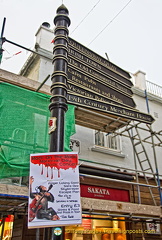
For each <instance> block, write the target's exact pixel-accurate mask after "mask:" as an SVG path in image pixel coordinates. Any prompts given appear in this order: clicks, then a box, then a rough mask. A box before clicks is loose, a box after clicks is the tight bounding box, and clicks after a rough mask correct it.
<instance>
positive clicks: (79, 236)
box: [65, 214, 127, 240]
mask: <svg viewBox="0 0 162 240" xmlns="http://www.w3.org/2000/svg"><path fill="white" fill-rule="evenodd" d="M82 217H83V221H82V225H75V226H69V227H66V228H65V240H74V239H75V240H127V237H126V223H125V221H124V220H125V219H124V218H123V217H116V218H110V220H108V218H105V217H103V216H102V215H93V217H92V216H90V215H84V214H83V216H82Z"/></svg>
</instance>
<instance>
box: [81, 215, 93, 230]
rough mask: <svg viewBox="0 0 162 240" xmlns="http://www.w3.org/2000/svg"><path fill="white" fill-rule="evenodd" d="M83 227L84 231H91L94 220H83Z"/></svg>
mask: <svg viewBox="0 0 162 240" xmlns="http://www.w3.org/2000/svg"><path fill="white" fill-rule="evenodd" d="M87 217H88V216H87ZM81 227H83V229H84V230H91V228H92V220H91V219H88V218H83V219H82V225H81Z"/></svg>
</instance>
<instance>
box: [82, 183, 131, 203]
mask: <svg viewBox="0 0 162 240" xmlns="http://www.w3.org/2000/svg"><path fill="white" fill-rule="evenodd" d="M80 187H81V197H87V198H97V199H103V200H114V201H121V202H130V197H129V190H123V189H116V188H106V187H98V186H91V185H83V184H81V186H80Z"/></svg>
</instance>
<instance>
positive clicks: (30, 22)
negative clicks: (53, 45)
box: [0, 0, 162, 86]
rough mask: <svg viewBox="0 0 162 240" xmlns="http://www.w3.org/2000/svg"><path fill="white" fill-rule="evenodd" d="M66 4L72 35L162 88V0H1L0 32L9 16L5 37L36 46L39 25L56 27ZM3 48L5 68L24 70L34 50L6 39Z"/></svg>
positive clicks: (90, 47) (129, 70)
mask: <svg viewBox="0 0 162 240" xmlns="http://www.w3.org/2000/svg"><path fill="white" fill-rule="evenodd" d="M62 3H63V4H64V5H65V6H66V7H67V9H68V10H69V18H70V20H71V25H70V26H69V36H70V37H72V38H73V39H75V40H76V41H78V42H79V43H81V44H83V45H84V46H86V47H88V48H89V49H91V50H92V51H94V52H96V53H97V54H99V55H101V56H103V57H105V58H106V54H107V55H108V57H109V60H110V61H111V62H113V63H114V64H116V65H118V66H119V67H121V68H123V69H124V70H126V71H128V72H130V73H136V72H137V71H138V70H141V71H142V72H144V73H146V79H147V80H149V81H151V82H153V83H155V84H158V85H160V86H162V71H161V69H162V67H161V63H162V60H161V58H162V14H161V12H162V0H0V9H1V14H0V32H1V29H2V24H3V20H4V17H5V18H6V24H5V29H4V35H3V37H5V38H6V39H8V40H10V41H12V42H15V43H17V44H20V45H22V46H24V47H27V48H30V49H33V48H34V44H35V33H36V32H37V30H38V28H39V27H40V25H41V24H42V23H43V22H48V23H50V25H51V29H53V28H54V23H53V19H54V17H55V16H56V10H57V8H58V7H59V6H60V5H61V4H62ZM3 49H4V54H3V59H2V63H1V66H0V68H1V69H4V70H7V71H10V72H13V73H17V74H18V73H19V71H20V69H21V67H22V66H23V64H24V62H25V60H26V59H27V57H28V56H29V52H27V51H26V50H23V49H21V48H18V47H16V46H14V45H12V44H9V43H6V42H5V43H4V44H3ZM20 51H21V52H20ZM19 52H20V53H19ZM16 53H19V54H16ZM15 54H16V55H15Z"/></svg>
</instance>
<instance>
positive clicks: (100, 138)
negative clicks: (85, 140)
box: [95, 131, 121, 152]
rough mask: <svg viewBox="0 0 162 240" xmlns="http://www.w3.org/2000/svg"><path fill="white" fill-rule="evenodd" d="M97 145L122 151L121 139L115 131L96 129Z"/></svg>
mask: <svg viewBox="0 0 162 240" xmlns="http://www.w3.org/2000/svg"><path fill="white" fill-rule="evenodd" d="M95 145H96V146H99V147H104V148H108V149H110V150H115V151H120V152H121V139H120V136H119V135H116V134H114V133H104V132H100V131H95Z"/></svg>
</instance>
